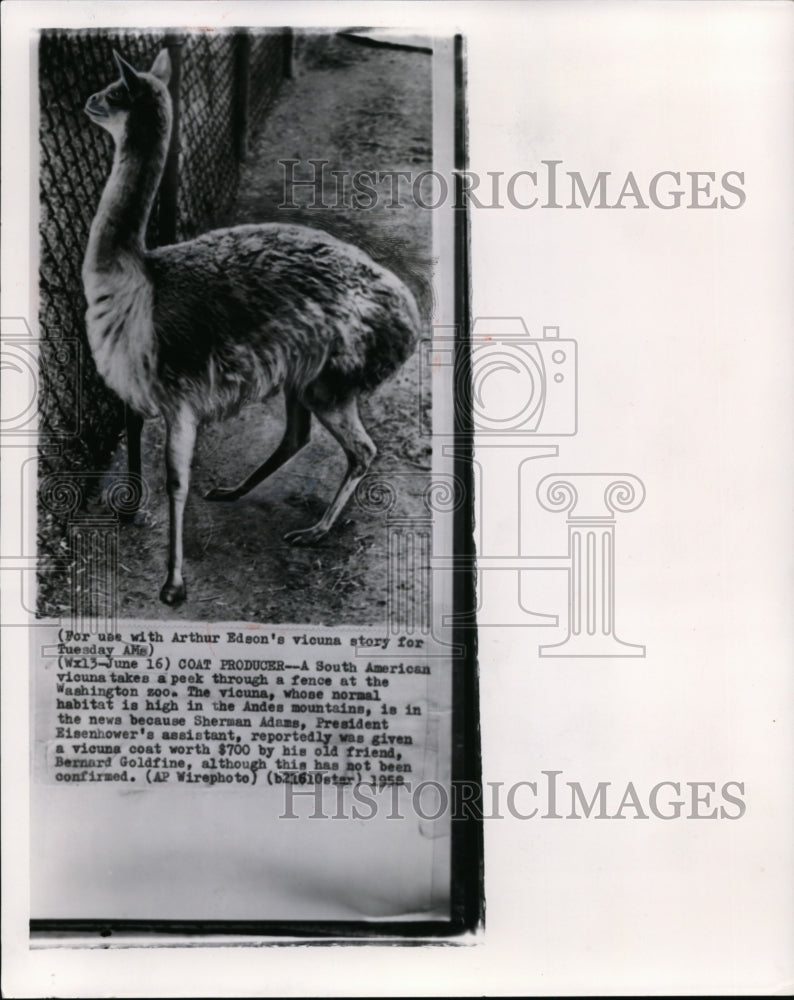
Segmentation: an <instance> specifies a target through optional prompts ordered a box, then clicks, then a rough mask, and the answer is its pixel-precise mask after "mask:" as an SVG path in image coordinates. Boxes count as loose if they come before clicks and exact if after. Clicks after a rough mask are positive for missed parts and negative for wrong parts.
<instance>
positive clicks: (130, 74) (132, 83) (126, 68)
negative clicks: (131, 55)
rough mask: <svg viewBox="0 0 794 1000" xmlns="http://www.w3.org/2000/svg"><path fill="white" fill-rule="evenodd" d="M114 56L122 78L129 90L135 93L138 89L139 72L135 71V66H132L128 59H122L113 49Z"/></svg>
mask: <svg viewBox="0 0 794 1000" xmlns="http://www.w3.org/2000/svg"><path fill="white" fill-rule="evenodd" d="M113 58H114V59H115V60H116V65H117V66H118V68H119V72H120V73H121V79H122V82H123V83H124V86H125V87H126V88H127V90H128V91H129V92H130V93H131V94H134V93H135V92H136V91H137V90H138V84H139V82H140V81H139V80H138V74H137V73H136V72H135V68H134V67H133V66H130V64H129V63H128V62H126V60H124V59H122V58H121V56H120V55H119V54H118V52H116V50H115V49H113Z"/></svg>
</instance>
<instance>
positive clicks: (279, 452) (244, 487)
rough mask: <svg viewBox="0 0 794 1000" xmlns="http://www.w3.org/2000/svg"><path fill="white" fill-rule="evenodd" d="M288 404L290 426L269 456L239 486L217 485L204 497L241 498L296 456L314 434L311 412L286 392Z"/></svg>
mask: <svg viewBox="0 0 794 1000" xmlns="http://www.w3.org/2000/svg"><path fill="white" fill-rule="evenodd" d="M285 400H286V404H287V426H286V427H285V429H284V437H283V438H282V439H281V443H280V444H279V446H278V448H276V450H275V451H274V452H273V454H272V455H271V456H270V458H269V459H268V460H267V461H266V462H264V463H263V464H262V465H260V466H259V468H258V469H257V470H256V471H255V472H252V473H251V475H250V476H249V477H248V478H247V479H244V480H243V481H242V482H241V483H239V484H238V485H237V486H216V487H215V489H212V490H210V491H209V493H207V494H206V496H205V497H204V499H205V500H239V498H240V497H242V496H245V494H246V493H248V492H249V490H252V489H253V488H254V487H255V486H258V485H259V484H260V483H261V482H262V480H263V479H267V477H268V476H270V475H272V474H273V473H274V472H275V471H276V469H279V468H281V466H282V465H283V464H284V463H285V462H286V461H288V460H289V459H290V458H292V456H293V455H296V454H297V453H298V452H299V451H300V450H301V448H302V447H303V446H304V445H305V444H306V443H307V442H308V440H309V436H310V434H311V419H312V415H311V413H310V412H309V411H308V410H307V409H306V407H305V406H304V405H303V404H302V403H300V402H299V401H298V400H297V399H296V398H295V397H294V396H293V395H292V394H291V393H289V392H287V393H286V395H285Z"/></svg>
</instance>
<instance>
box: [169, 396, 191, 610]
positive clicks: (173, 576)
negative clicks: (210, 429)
mask: <svg viewBox="0 0 794 1000" xmlns="http://www.w3.org/2000/svg"><path fill="white" fill-rule="evenodd" d="M166 433H167V437H166V444H165V468H166V487H167V489H168V514H169V521H170V525H169V530H170V534H169V541H168V578H167V579H166V581H165V584H164V585H163V589H162V590H161V591H160V600H161V601H162V602H163V603H164V604H181V603H182V601H184V599H185V598H186V597H187V591H186V589H185V582H184V580H183V579H182V518H183V515H184V512H185V501H186V500H187V492H188V485H189V483H190V463H191V460H192V458H193V447H194V445H195V443H196V418H195V416H194V414H193V413H192V411H191V410H190V409H189V408H188V407H187V406H182V407H181V408H180V409H179V411H178V412H177V413H176V414H174V415H173V416H169V417H167V418H166Z"/></svg>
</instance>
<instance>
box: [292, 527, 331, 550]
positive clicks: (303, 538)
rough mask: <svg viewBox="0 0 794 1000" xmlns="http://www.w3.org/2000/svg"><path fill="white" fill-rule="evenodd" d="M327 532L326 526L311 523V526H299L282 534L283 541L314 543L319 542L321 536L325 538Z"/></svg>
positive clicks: (296, 543) (293, 543)
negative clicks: (298, 528) (295, 529)
mask: <svg viewBox="0 0 794 1000" xmlns="http://www.w3.org/2000/svg"><path fill="white" fill-rule="evenodd" d="M327 534H328V529H327V528H321V527H319V526H318V525H316V524H315V525H312V527H311V528H301V529H300V530H298V531H288V532H287V533H286V535H284V541H285V542H290V543H291V544H292V545H314V543H315V542H319V541H320V539H321V538H325V536H326V535H327Z"/></svg>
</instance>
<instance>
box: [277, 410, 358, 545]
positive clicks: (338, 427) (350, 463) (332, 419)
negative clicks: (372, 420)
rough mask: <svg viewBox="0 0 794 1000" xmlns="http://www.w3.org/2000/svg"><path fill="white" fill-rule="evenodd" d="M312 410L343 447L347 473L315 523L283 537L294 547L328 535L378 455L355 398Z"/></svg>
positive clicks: (289, 532) (309, 543) (308, 543)
mask: <svg viewBox="0 0 794 1000" xmlns="http://www.w3.org/2000/svg"><path fill="white" fill-rule="evenodd" d="M312 410H313V412H314V413H315V414H316V415H317V418H318V419H319V420H320V421H321V422H322V423H323V425H324V426H325V427H327V428H328V430H329V431H330V432H331V433H332V434H333V436H334V437H335V438H336V440H337V441H338V442H339V443H340V444H341V445H342V447H343V448H344V450H345V454H346V455H347V473H346V474H345V478H344V479H343V480H342V485H341V486H340V487H339V489H338V491H337V494H336V496H335V497H334V499H333V500H332V501H331V503H330V505H329V507H328V510H326V512H325V513H324V514H323V516H322V517H321V518H320V520H319V521H318V522H317V524H314V525H312V527H311V528H303V529H301V530H299V531H288V532H287V534H286V535H284V538H285V540H286V541H288V542H292V543H293V545H311V544H312V543H313V542H316V541H318V540H319V539H320V538H322V537H323V535H325V534H327V532H328V530H329V529H330V528H331V526H332V525H333V524H334V522H335V521H336V519H337V518H338V517H339V514H340V513H341V511H342V508H343V507H344V506H345V504H346V503H347V501H348V500H349V499H350V497H351V496H352V495H353V492H354V490H355V488H356V487H357V486H358V484H359V483H360V482H361V480H362V479H363V478H364V476H365V475H366V473H367V469H368V468H369V466H370V463H371V462H372V459H373V458H374V457H375V455H376V453H377V449H376V447H375V445H374V444H373V443H372V439H371V438H370V436H369V434H367V432H366V430H365V429H364V425H363V424H362V423H361V417H360V416H359V415H358V401H357V400H356V399H355V398H353V399H349V400H347V401H346V402H345V403H343V404H342V405H341V406H338V407H335V408H333V409H331V408H327V407H321V406H319V405H315V404H312Z"/></svg>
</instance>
